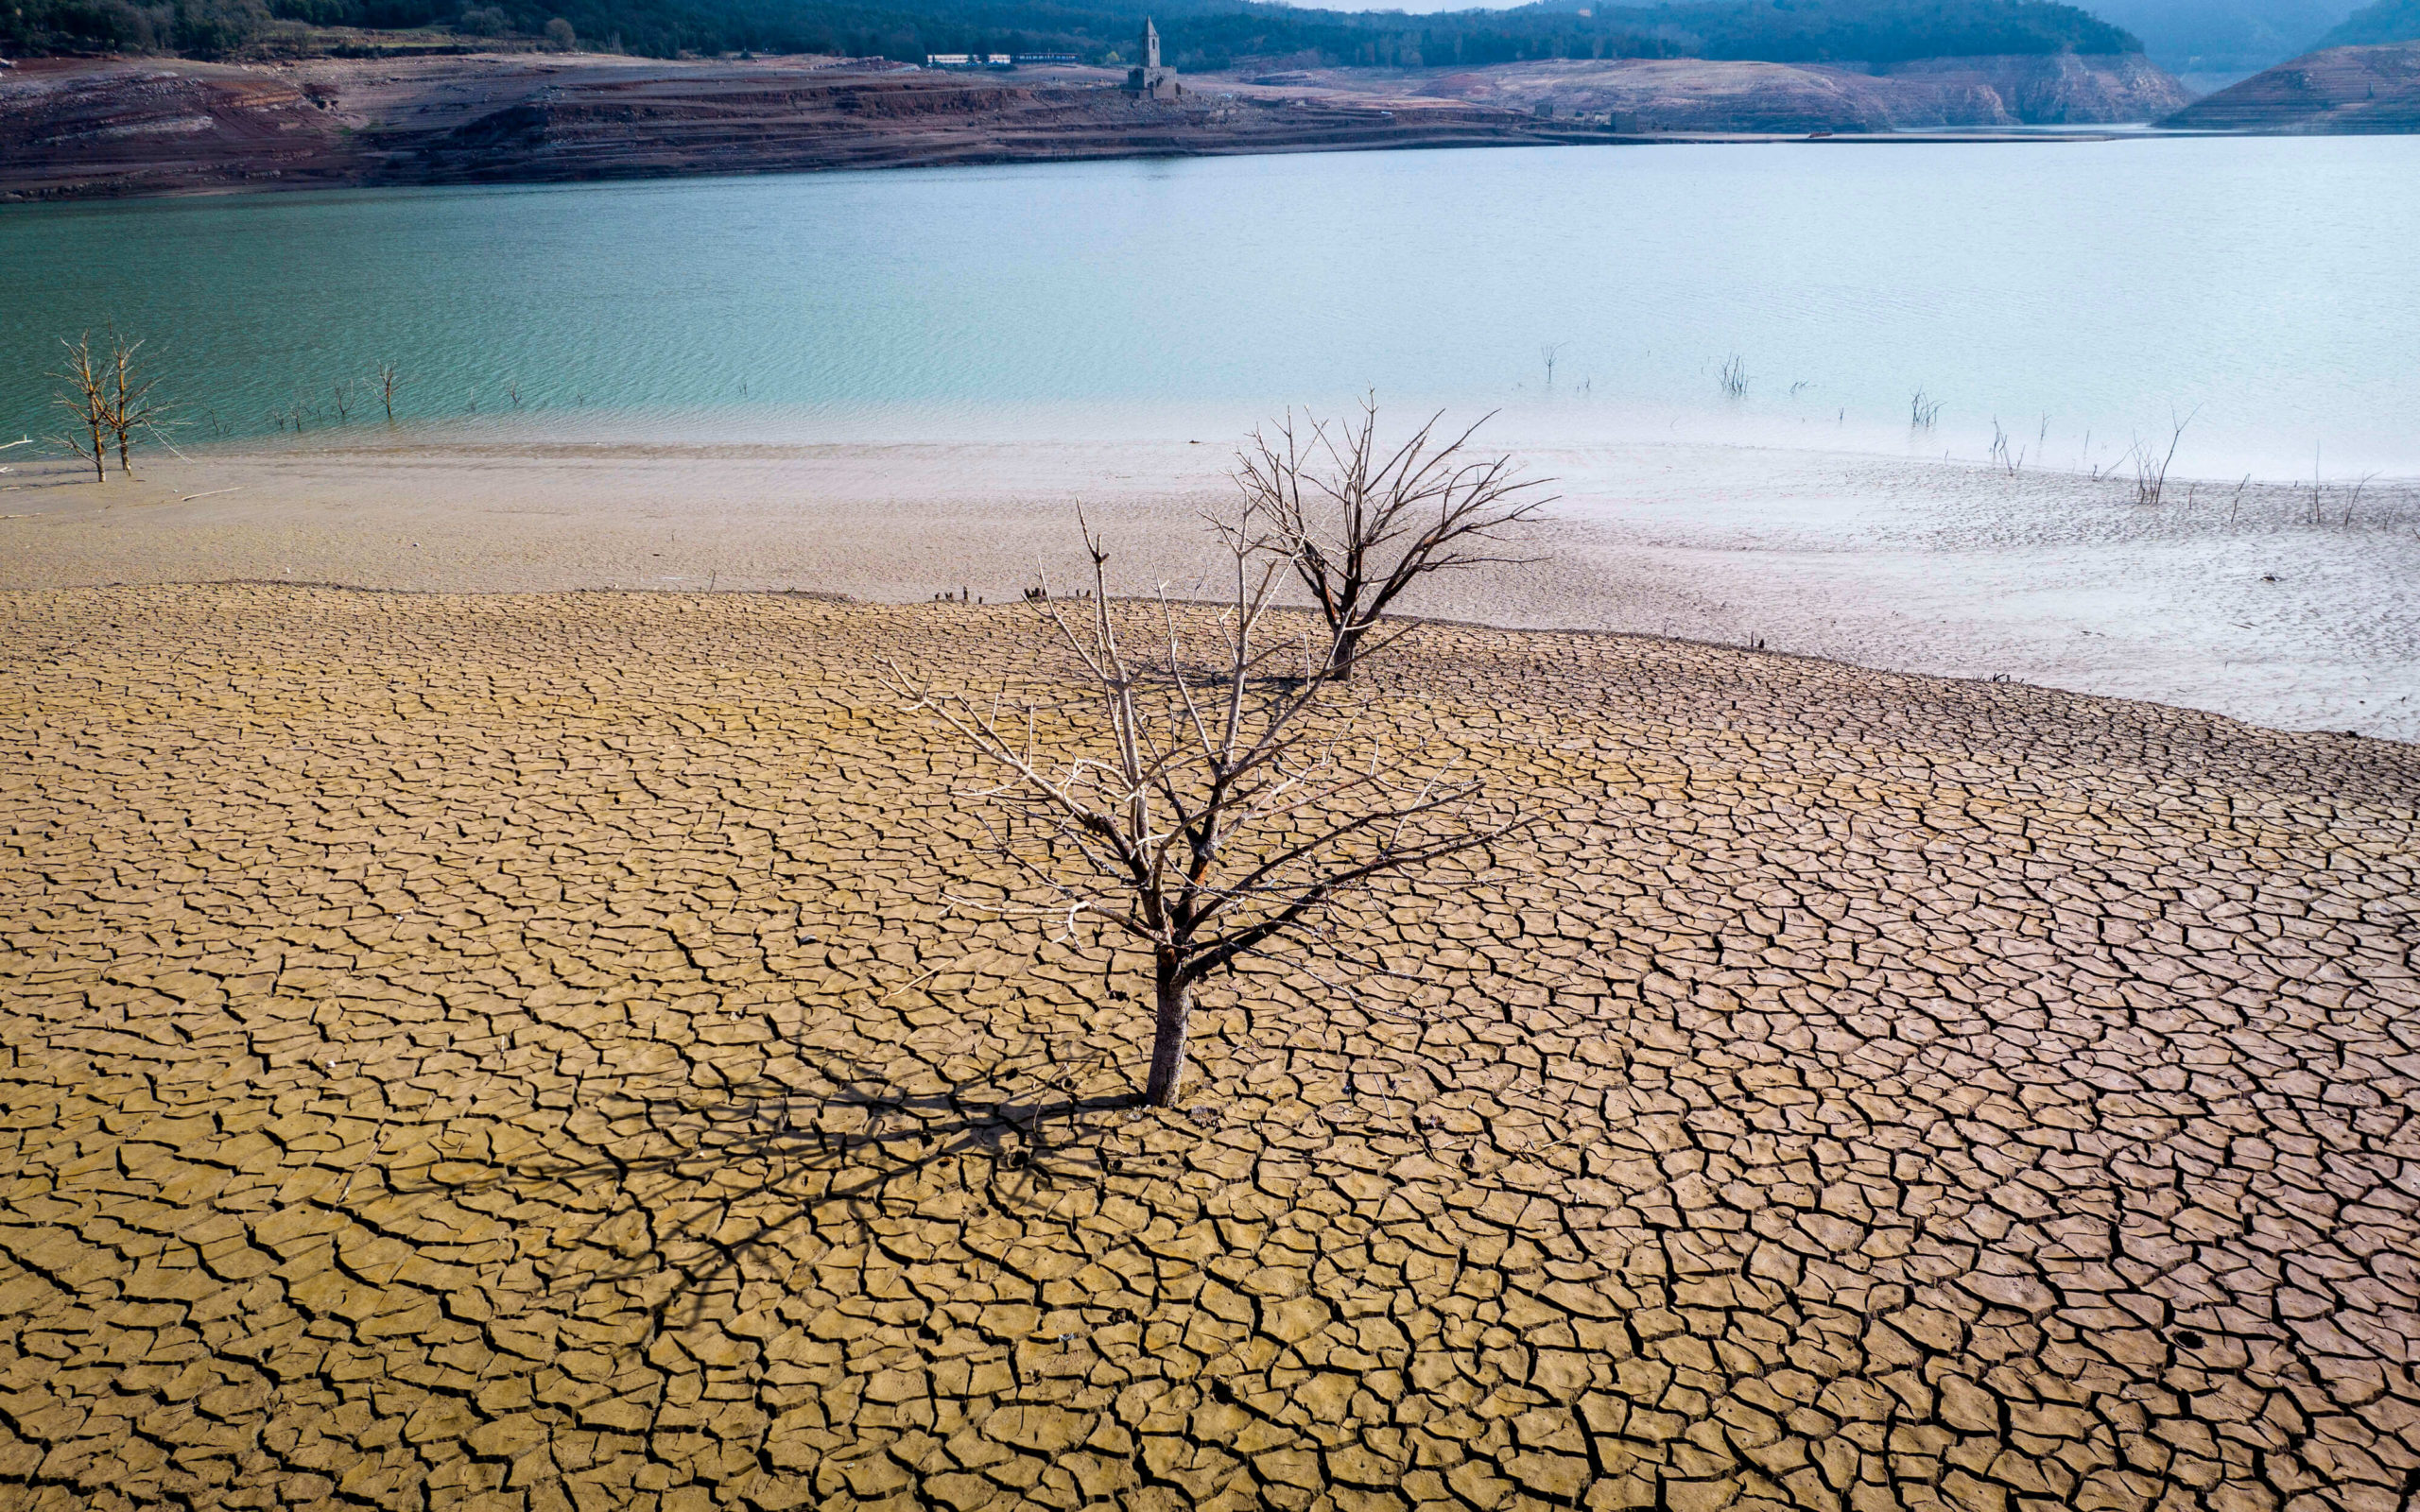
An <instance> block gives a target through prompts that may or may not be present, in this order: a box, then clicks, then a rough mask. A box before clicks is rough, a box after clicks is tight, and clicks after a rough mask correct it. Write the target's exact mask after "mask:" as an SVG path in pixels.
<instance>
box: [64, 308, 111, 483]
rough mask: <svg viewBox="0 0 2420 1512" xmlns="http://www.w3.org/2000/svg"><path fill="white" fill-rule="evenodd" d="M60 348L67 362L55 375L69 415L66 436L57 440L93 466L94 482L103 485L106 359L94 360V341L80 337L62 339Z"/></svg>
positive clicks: (107, 417) (107, 401) (106, 465)
mask: <svg viewBox="0 0 2420 1512" xmlns="http://www.w3.org/2000/svg"><path fill="white" fill-rule="evenodd" d="M59 344H60V345H61V346H62V347H65V348H66V349H67V360H66V361H65V362H64V363H62V364H61V366H60V369H59V371H58V372H57V373H56V374H55V375H54V376H56V377H57V378H58V379H59V383H60V387H61V389H62V390H63V392H61V394H60V396H59V407H60V408H61V409H63V410H65V411H67V413H68V416H69V420H68V426H67V430H66V432H65V433H64V434H63V435H61V436H60V437H59V438H58V439H59V440H60V441H61V442H63V443H64V444H66V445H67V446H69V447H71V448H73V449H74V451H75V453H76V455H78V456H80V457H82V458H83V459H84V460H85V461H87V462H90V463H92V464H93V481H94V482H95V483H100V482H104V481H106V480H107V479H108V477H109V455H110V454H109V431H110V389H109V369H108V365H107V359H103V360H102V361H100V362H95V361H94V359H93V338H92V337H91V336H89V335H83V336H78V337H77V338H76V339H75V340H73V341H70V340H68V339H67V338H66V337H64V336H61V337H60V340H59Z"/></svg>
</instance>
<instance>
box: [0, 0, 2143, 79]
mask: <svg viewBox="0 0 2420 1512" xmlns="http://www.w3.org/2000/svg"><path fill="white" fill-rule="evenodd" d="M1146 11H1148V12H1149V13H1150V14H1151V15H1152V16H1154V17H1155V18H1156V19H1157V21H1158V24H1159V26H1160V30H1161V32H1162V34H1163V36H1164V37H1165V38H1166V39H1167V43H1166V45H1167V56H1168V58H1169V60H1170V61H1172V62H1174V63H1175V64H1176V65H1177V66H1178V67H1180V68H1184V69H1190V70H1204V69H1217V68H1224V67H1228V66H1231V65H1232V64H1234V63H1236V62H1237V61H1239V60H1261V59H1269V60H1288V61H1289V62H1294V63H1297V64H1298V65H1309V64H1322V65H1330V66H1347V67H1350V66H1356V65H1384V66H1391V67H1419V66H1430V67H1435V66H1446V65H1470V64H1480V63H1500V62H1515V61H1523V60H1536V59H1550V58H1709V59H1753V60H1767V61H1772V62H1861V63H1867V64H1872V65H1876V66H1887V65H1889V64H1892V63H1896V62H1901V61H1905V60H1910V59H1915V58H1943V57H1974V56H1991V55H2003V54H2046V53H2069V52H2073V53H2094V54H2108V53H2129V52H2139V51H2140V50H2141V47H2140V44H2139V43H2136V41H2135V38H2134V37H2133V36H2131V35H2130V34H2128V33H2127V32H2125V31H2122V30H2120V29H2118V27H2116V26H2110V25H2109V24H2107V23H2106V22H2102V21H2100V20H2098V19H2096V18H2094V17H2093V16H2091V15H2088V14H2086V13H2085V12H2084V11H2083V10H2080V9H2076V8H2075V7H2073V6H2067V5H2058V4H2051V3H2048V0H1700V3H1690V4H1674V5H1662V6H1654V7H1608V6H1603V5H1591V4H1589V3H1588V0H1547V3H1543V4H1537V5H1530V6H1525V7H1522V8H1519V9H1512V10H1470V11H1461V12H1456V13H1451V14H1441V15H1423V16H1407V15H1404V14H1401V13H1399V12H1377V13H1372V12H1354V11H1333V10H1315V9H1298V8H1295V7H1290V6H1279V5H1266V4H1253V3H1248V0H1149V3H1146V0H1094V3H1091V4H1084V3H1080V0H927V3H924V4H916V3H913V0H905V3H903V0H890V3H888V4H885V3H880V0H876V3H864V0H469V3H468V4H465V0H0V52H8V53H12V54H39V53H45V52H90V51H96V50H126V51H159V52H184V53H189V54H194V55H199V56H213V55H224V54H231V53H240V52H243V51H246V50H257V49H258V48H260V47H262V46H264V45H267V44H270V43H279V44H283V45H285V46H292V45H295V44H296V43H298V42H302V43H309V41H310V39H309V38H307V37H304V36H302V35H301V27H300V26H298V24H307V25H308V26H315V27H365V28H378V29H394V28H411V27H434V28H441V34H442V35H444V36H448V37H463V38H479V37H486V38H498V37H510V36H521V37H530V38H537V37H544V36H545V35H547V31H548V23H549V22H550V21H556V20H561V21H562V22H567V23H569V25H570V27H571V29H572V32H573V34H574V35H575V36H576V37H577V38H578V39H579V44H580V45H582V46H604V47H612V48H619V49H622V50H625V51H629V52H633V53H645V54H649V55H653V56H658V57H670V56H674V55H676V54H678V53H682V52H695V53H700V54H716V53H730V52H738V51H743V50H753V51H758V52H785V53H797V52H813V53H837V54H842V55H847V56H853V57H871V56H882V57H889V58H894V59H898V60H902V61H921V60H923V58H924V56H925V54H926V53H955V52H978V51H979V52H1005V53H1029V52H1067V53H1074V54H1076V55H1078V56H1079V57H1080V58H1081V59H1083V60H1085V61H1088V62H1096V63H1114V62H1120V61H1128V60H1130V59H1129V58H1128V57H1127V56H1126V55H1128V54H1131V53H1132V50H1133V43H1132V40H1131V39H1132V36H1133V35H1134V33H1135V32H1136V31H1137V30H1138V29H1139V27H1140V26H1141V21H1142V17H1143V15H1144V14H1145V13H1146ZM553 36H554V38H555V39H556V41H557V42H558V43H561V41H562V26H556V27H554V28H553Z"/></svg>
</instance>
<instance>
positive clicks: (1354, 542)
mask: <svg viewBox="0 0 2420 1512" xmlns="http://www.w3.org/2000/svg"><path fill="white" fill-rule="evenodd" d="M1443 418H1444V417H1443V413H1442V412H1440V413H1439V414H1436V415H1432V416H1430V417H1429V419H1428V422H1427V423H1426V424H1425V425H1423V426H1421V427H1420V429H1419V430H1418V431H1416V432H1414V433H1413V434H1412V436H1411V438H1410V439H1409V440H1407V441H1405V442H1404V443H1403V444H1401V445H1400V446H1397V447H1396V448H1394V449H1393V450H1392V451H1385V450H1382V449H1381V448H1380V446H1379V443H1378V439H1377V429H1378V406H1377V404H1376V402H1375V401H1374V400H1364V401H1363V402H1362V404H1361V416H1360V419H1359V421H1339V422H1336V423H1333V424H1332V423H1330V422H1328V421H1321V420H1318V419H1315V418H1311V417H1308V416H1306V417H1305V419H1304V421H1303V424H1304V427H1305V428H1304V429H1302V430H1297V429H1296V426H1295V421H1294V418H1293V416H1292V415H1291V414H1288V416H1287V418H1286V419H1285V421H1282V422H1281V423H1279V425H1278V426H1277V428H1276V432H1275V434H1274V435H1273V436H1272V435H1271V434H1269V433H1267V432H1263V431H1254V432H1253V434H1252V438H1251V439H1250V441H1248V442H1247V443H1246V446H1245V449H1244V450H1243V451H1241V452H1238V453H1237V454H1236V462H1237V464H1238V465H1237V468H1236V472H1235V474H1234V476H1235V480H1236V484H1237V486H1239V487H1240V488H1241V489H1242V490H1243V494H1244V504H1245V516H1246V518H1247V519H1250V520H1253V521H1256V522H1259V524H1260V526H1261V528H1262V529H1264V530H1265V532H1266V543H1267V544H1268V545H1269V546H1270V547H1271V549H1273V550H1274V551H1276V552H1277V553H1278V555H1280V556H1282V557H1283V558H1286V560H1287V561H1288V562H1289V563H1291V565H1292V567H1293V570H1294V576H1296V577H1297V578H1299V579H1300V580H1301V581H1302V584H1303V586H1304V588H1305V589H1306V590H1308V591H1309V593H1310V595H1311V601H1312V603H1314V604H1315V605H1317V606H1318V607H1319V610H1320V613H1321V614H1322V616H1323V617H1324V618H1325V619H1326V621H1327V627H1328V635H1329V638H1330V641H1331V649H1330V653H1329V656H1328V659H1327V675H1328V676H1330V677H1332V678H1336V679H1347V678H1350V677H1351V676H1352V675H1353V669H1354V667H1355V665H1356V664H1357V662H1359V660H1360V647H1361V643H1362V640H1363V639H1364V638H1365V637H1366V636H1368V635H1369V633H1370V630H1371V627H1373V626H1374V625H1375V624H1376V623H1377V621H1378V619H1379V618H1380V617H1381V616H1382V615H1384V614H1385V613H1386V612H1387V610H1389V609H1390V608H1391V607H1392V605H1393V604H1394V602H1395V600H1396V599H1398V598H1400V597H1402V596H1403V593H1405V591H1406V590H1408V589H1409V588H1410V587H1411V586H1412V585H1413V584H1414V583H1417V582H1418V581H1419V580H1420V579H1421V578H1423V577H1426V576H1429V575H1430V574H1432V573H1443V572H1453V571H1458V570H1466V569H1469V568H1473V567H1478V566H1483V565H1487V564H1490V563H1504V562H1515V561H1520V560H1522V559H1524V558H1517V557H1506V556H1500V555H1496V554H1495V553H1494V552H1492V551H1491V550H1490V549H1489V548H1490V546H1491V545H1492V544H1493V543H1495V542H1498V541H1502V540H1504V539H1505V537H1506V535H1507V534H1508V532H1511V531H1513V530H1515V529H1517V528H1518V527H1520V526H1522V525H1526V524H1530V523H1532V522H1533V521H1534V520H1535V518H1536V516H1537V513H1538V511H1539V510H1541V509H1543V508H1545V507H1547V505H1549V504H1551V503H1553V502H1554V497H1553V495H1551V494H1545V493H1541V492H1540V491H1539V490H1541V489H1543V488H1544V487H1545V486H1546V482H1547V480H1545V479H1528V478H1523V477H1522V476H1520V475H1519V473H1518V472H1516V471H1515V470H1514V467H1513V459H1512V458H1511V457H1509V456H1501V455H1496V456H1488V455H1479V454H1478V453H1477V452H1475V451H1474V450H1473V449H1472V448H1471V444H1470V442H1471V437H1472V436H1473V435H1474V434H1475V433H1476V432H1477V431H1478V428H1479V426H1480V425H1484V424H1486V423H1487V421H1488V420H1489V419H1490V418H1491V417H1489V416H1481V417H1480V418H1479V420H1478V422H1477V423H1475V424H1473V425H1471V426H1470V428H1469V429H1467V430H1464V431H1462V432H1461V433H1460V434H1459V435H1457V436H1455V437H1453V438H1452V439H1450V440H1440V439H1439V438H1438V433H1437V426H1438V423H1439V422H1440V421H1442V420H1443ZM1220 528H1221V529H1222V530H1224V531H1227V532H1229V533H1232V532H1233V530H1234V528H1235V527H1233V526H1231V525H1222V526H1221V527H1220Z"/></svg>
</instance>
